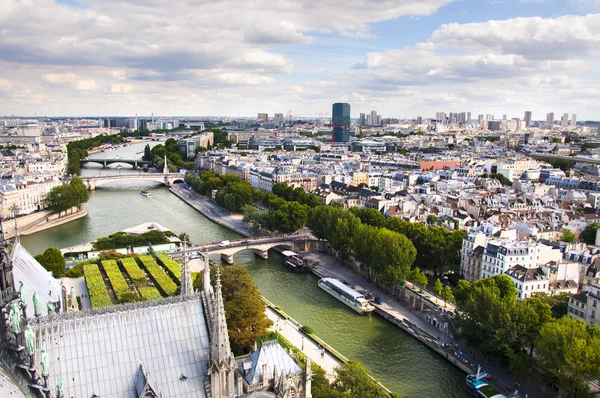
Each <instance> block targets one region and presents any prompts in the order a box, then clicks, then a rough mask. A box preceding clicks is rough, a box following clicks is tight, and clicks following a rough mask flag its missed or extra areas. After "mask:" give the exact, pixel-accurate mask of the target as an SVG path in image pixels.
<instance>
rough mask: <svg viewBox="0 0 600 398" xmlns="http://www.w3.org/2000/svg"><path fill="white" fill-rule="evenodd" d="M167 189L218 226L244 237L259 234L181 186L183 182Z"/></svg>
mask: <svg viewBox="0 0 600 398" xmlns="http://www.w3.org/2000/svg"><path fill="white" fill-rule="evenodd" d="M169 191H170V192H171V193H173V194H174V195H176V196H177V197H178V198H179V199H181V200H182V201H184V202H185V203H187V204H188V205H189V206H191V207H193V208H194V209H196V210H197V211H198V212H200V213H201V214H202V215H203V216H204V217H206V218H208V219H209V220H211V221H212V222H214V223H216V224H219V225H220V226H222V227H225V228H227V229H229V230H230V231H233V232H236V233H238V234H240V235H242V236H244V237H246V238H251V237H254V236H259V234H257V233H255V232H254V231H252V228H251V227H250V226H249V225H248V224H246V223H245V222H244V221H243V220H240V219H237V218H235V217H232V216H231V215H230V214H228V213H227V212H225V211H224V210H222V209H221V208H220V207H219V206H217V204H216V203H214V202H213V201H211V200H208V199H205V198H203V197H202V196H200V195H198V194H197V193H196V192H194V191H193V190H191V189H189V188H186V187H185V186H183V184H180V186H177V187H171V188H169Z"/></svg>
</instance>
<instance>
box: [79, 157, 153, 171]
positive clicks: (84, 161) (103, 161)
mask: <svg viewBox="0 0 600 398" xmlns="http://www.w3.org/2000/svg"><path fill="white" fill-rule="evenodd" d="M88 163H96V164H99V165H101V166H102V167H103V168H106V167H107V166H108V165H110V164H115V163H123V164H129V165H131V166H133V168H134V169H137V168H138V166H140V165H149V166H151V165H152V162H151V161H149V160H142V159H120V158H118V159H81V160H80V161H79V164H80V165H82V166H83V165H84V164H88Z"/></svg>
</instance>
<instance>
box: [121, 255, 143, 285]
mask: <svg viewBox="0 0 600 398" xmlns="http://www.w3.org/2000/svg"><path fill="white" fill-rule="evenodd" d="M121 265H122V266H123V268H124V269H125V272H126V273H127V275H129V279H131V282H132V283H133V284H134V286H143V285H145V284H146V274H145V273H144V272H143V271H142V270H141V269H140V267H139V266H138V264H137V262H136V261H135V258H133V257H129V258H123V259H121Z"/></svg>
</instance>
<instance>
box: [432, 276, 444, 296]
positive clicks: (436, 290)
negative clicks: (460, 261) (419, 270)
mask: <svg viewBox="0 0 600 398" xmlns="http://www.w3.org/2000/svg"><path fill="white" fill-rule="evenodd" d="M442 289H443V286H442V282H441V281H440V280H439V279H436V280H435V284H434V285H433V292H434V293H435V295H436V296H441V295H442Z"/></svg>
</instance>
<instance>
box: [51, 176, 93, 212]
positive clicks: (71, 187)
mask: <svg viewBox="0 0 600 398" xmlns="http://www.w3.org/2000/svg"><path fill="white" fill-rule="evenodd" d="M89 198H90V193H89V191H88V190H87V188H86V186H85V184H84V183H83V181H82V180H81V178H79V177H73V178H71V181H70V182H69V184H67V185H57V186H55V187H53V188H52V189H51V190H50V191H49V192H48V193H47V194H46V197H45V199H44V200H45V203H46V206H47V207H48V208H49V209H51V210H53V211H56V212H58V213H60V212H63V211H65V210H68V209H70V208H72V207H76V206H80V205H82V204H83V203H85V202H87V201H88V200H89Z"/></svg>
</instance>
